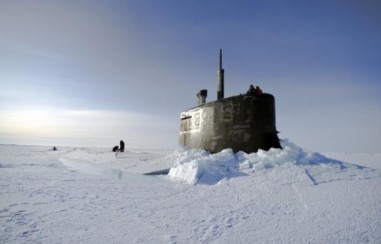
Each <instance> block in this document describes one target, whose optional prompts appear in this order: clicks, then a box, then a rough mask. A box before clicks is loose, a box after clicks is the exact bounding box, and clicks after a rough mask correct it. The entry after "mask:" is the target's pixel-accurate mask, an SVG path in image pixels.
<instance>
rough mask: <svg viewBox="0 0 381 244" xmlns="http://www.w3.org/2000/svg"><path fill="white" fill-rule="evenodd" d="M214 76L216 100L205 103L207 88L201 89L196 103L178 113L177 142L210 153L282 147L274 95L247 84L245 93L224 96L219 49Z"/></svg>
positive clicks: (249, 151) (253, 150)
mask: <svg viewBox="0 0 381 244" xmlns="http://www.w3.org/2000/svg"><path fill="white" fill-rule="evenodd" d="M217 75H218V79H217V100H216V101H213V102H209V103H207V102H206V97H207V90H201V91H200V92H199V93H198V94H197V97H198V106H197V107H194V108H191V109H188V110H186V111H184V112H182V113H181V114H180V121H181V122H180V123H181V125H180V136H179V143H180V145H182V146H185V147H189V148H201V149H205V150H207V151H210V152H212V153H216V152H219V151H221V150H223V149H226V148H232V149H233V151H234V152H238V151H244V152H246V153H251V152H257V151H258V150H259V149H262V150H269V149H270V148H281V146H280V143H279V138H278V131H277V130H276V119H275V99H274V96H273V95H271V94H268V93H263V92H262V91H260V90H254V89H253V88H254V87H253V86H250V89H249V91H248V92H247V93H246V94H240V95H238V96H232V97H228V98H224V69H223V68H222V50H221V49H220V58H219V69H218V72H217Z"/></svg>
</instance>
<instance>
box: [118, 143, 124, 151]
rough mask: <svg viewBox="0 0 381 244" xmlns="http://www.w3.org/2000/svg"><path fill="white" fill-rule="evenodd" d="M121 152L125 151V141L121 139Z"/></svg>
mask: <svg viewBox="0 0 381 244" xmlns="http://www.w3.org/2000/svg"><path fill="white" fill-rule="evenodd" d="M119 151H120V152H124V141H122V140H120V147H119Z"/></svg>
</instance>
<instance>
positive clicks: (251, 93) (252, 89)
mask: <svg viewBox="0 0 381 244" xmlns="http://www.w3.org/2000/svg"><path fill="white" fill-rule="evenodd" d="M246 94H247V95H249V96H254V94H255V89H254V86H253V85H250V87H249V90H248V91H247V92H246Z"/></svg>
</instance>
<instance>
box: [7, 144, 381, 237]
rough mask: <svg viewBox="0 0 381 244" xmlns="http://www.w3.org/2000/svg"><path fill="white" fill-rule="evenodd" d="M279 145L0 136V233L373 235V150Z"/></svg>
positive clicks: (380, 204)
mask: <svg viewBox="0 0 381 244" xmlns="http://www.w3.org/2000/svg"><path fill="white" fill-rule="evenodd" d="M282 145H283V147H284V149H283V150H280V149H276V150H270V151H269V152H265V151H259V152H258V153H255V154H245V153H242V152H239V153H236V154H234V153H233V152H232V151H231V150H229V149H227V150H224V151H222V152H220V153H217V154H213V155H211V154H209V153H207V152H205V151H201V150H185V149H177V150H175V151H164V150H132V149H127V152H125V153H119V154H118V155H117V156H116V155H115V153H112V152H110V150H109V149H97V148H58V149H59V150H58V151H51V150H50V148H48V147H42V146H16V145H0V185H1V190H0V225H1V227H0V228H1V230H0V243H381V154H372V155H370V154H349V153H327V154H325V156H323V155H322V154H319V153H312V152H307V151H305V150H303V149H301V148H299V147H298V146H296V145H294V144H293V143H291V142H289V141H287V140H285V141H283V142H282ZM328 157H329V158H328ZM332 158H334V159H332ZM339 160H342V161H339ZM344 161H345V162H344ZM168 168H170V171H169V174H168V175H155V176H147V175H143V174H144V173H148V172H152V171H157V170H163V169H168Z"/></svg>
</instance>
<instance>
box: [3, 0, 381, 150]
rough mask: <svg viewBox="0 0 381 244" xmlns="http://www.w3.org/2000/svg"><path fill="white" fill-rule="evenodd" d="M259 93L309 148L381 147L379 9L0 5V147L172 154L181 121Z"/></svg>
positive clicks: (212, 3) (219, 0)
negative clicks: (212, 104) (203, 99)
mask: <svg viewBox="0 0 381 244" xmlns="http://www.w3.org/2000/svg"><path fill="white" fill-rule="evenodd" d="M220 48H222V49H223V54H224V68H225V96H233V95H238V94H239V93H244V92H246V90H247V89H248V87H249V85H250V84H254V85H260V86H261V87H262V89H263V90H264V91H265V92H268V93H271V94H273V95H274V96H275V98H276V112H277V129H278V130H279V131H280V134H279V136H280V138H289V139H290V140H291V141H294V142H295V143H297V144H299V145H300V146H302V147H305V148H307V149H310V150H313V151H321V152H326V151H344V152H345V151H348V152H381V146H380V138H381V96H380V93H381V80H380V78H381V1H378V0H374V1H373V0H343V1H335V0H327V1H325V0H324V1H319V0H316V1H305V0H303V1H285V0H282V1H271V0H264V1H256V0H251V1H223V0H204V1H201V0H192V1H191V0H187V1H186V0H162V1H157V0H152V1H148V0H136V1H127V0H126V1H112V0H109V1H103V0H102V1H101V0H99V1H97V0H89V1H80V0H79V1H77V0H73V1H70V0H69V1H58V0H57V1H56V0H46V1H33V0H25V1H17V0H10V1H7V0H0V88H1V89H0V143H16V144H43V145H74V146H81V145H82V146H106V147H110V148H111V147H112V146H113V145H116V144H118V142H119V140H120V139H124V141H125V142H126V147H135V148H136V147H146V148H175V147H176V146H177V143H178V132H179V114H180V112H181V111H182V110H185V109H188V108H190V107H193V106H195V105H196V94H197V92H198V91H199V90H200V89H208V98H207V100H208V101H212V100H215V99H216V83H217V67H218V63H217V62H218V51H219V49H220Z"/></svg>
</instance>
